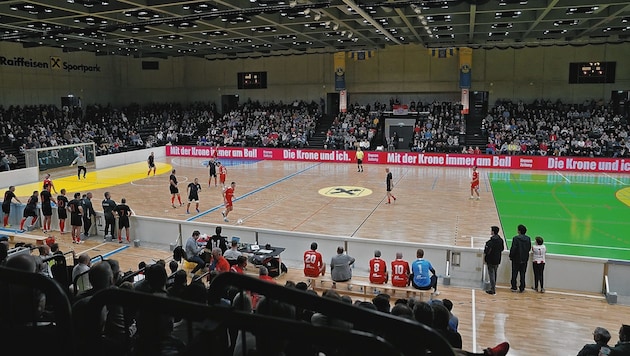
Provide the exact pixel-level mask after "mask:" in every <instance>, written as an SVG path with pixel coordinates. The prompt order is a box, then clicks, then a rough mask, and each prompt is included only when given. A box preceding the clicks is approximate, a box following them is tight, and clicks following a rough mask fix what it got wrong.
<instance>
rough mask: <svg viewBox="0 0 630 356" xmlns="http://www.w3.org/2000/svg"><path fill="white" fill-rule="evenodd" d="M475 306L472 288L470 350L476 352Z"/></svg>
mask: <svg viewBox="0 0 630 356" xmlns="http://www.w3.org/2000/svg"><path fill="white" fill-rule="evenodd" d="M475 309H476V307H475V290H474V289H472V342H473V344H472V350H473V352H477V315H476V314H477V312H476V310H475Z"/></svg>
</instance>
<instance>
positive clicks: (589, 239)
mask: <svg viewBox="0 0 630 356" xmlns="http://www.w3.org/2000/svg"><path fill="white" fill-rule="evenodd" d="M488 178H489V181H490V186H491V187H492V192H493V194H494V199H495V203H496V206H497V211H498V213H499V219H500V221H501V225H502V230H503V234H505V237H506V240H507V242H508V248H509V246H511V243H512V237H513V236H514V235H516V234H517V231H516V228H517V226H518V225H519V224H523V225H525V226H526V227H527V235H529V236H530V237H531V238H532V242H533V240H534V238H535V237H536V236H542V237H543V239H544V241H545V245H546V246H547V252H548V253H553V254H561V255H573V256H588V257H600V258H607V259H614V260H628V261H630V176H612V175H608V174H599V175H581V174H575V173H557V172H554V173H551V172H550V173H546V174H545V173H543V174H540V173H510V172H490V173H488Z"/></svg>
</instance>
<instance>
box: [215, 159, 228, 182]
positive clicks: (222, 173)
mask: <svg viewBox="0 0 630 356" xmlns="http://www.w3.org/2000/svg"><path fill="white" fill-rule="evenodd" d="M217 166H219V183H221V186H223V187H225V178H226V177H227V168H225V166H224V165H222V164H221V162H217Z"/></svg>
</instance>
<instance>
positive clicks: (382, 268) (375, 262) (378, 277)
mask: <svg viewBox="0 0 630 356" xmlns="http://www.w3.org/2000/svg"><path fill="white" fill-rule="evenodd" d="M388 279H389V273H387V263H386V262H385V261H384V260H383V259H381V251H379V250H376V251H374V258H373V259H371V260H370V283H375V284H383V283H387V280H388Z"/></svg>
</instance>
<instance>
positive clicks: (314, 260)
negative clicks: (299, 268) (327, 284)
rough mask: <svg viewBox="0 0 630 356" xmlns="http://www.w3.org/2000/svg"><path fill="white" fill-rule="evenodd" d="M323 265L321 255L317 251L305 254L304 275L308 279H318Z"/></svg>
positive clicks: (309, 251)
mask: <svg viewBox="0 0 630 356" xmlns="http://www.w3.org/2000/svg"><path fill="white" fill-rule="evenodd" d="M323 265H324V261H323V260H322V254H321V253H319V252H317V251H315V250H308V251H306V252H304V275H305V276H306V277H318V276H319V274H320V271H321V268H322V266H323Z"/></svg>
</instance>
